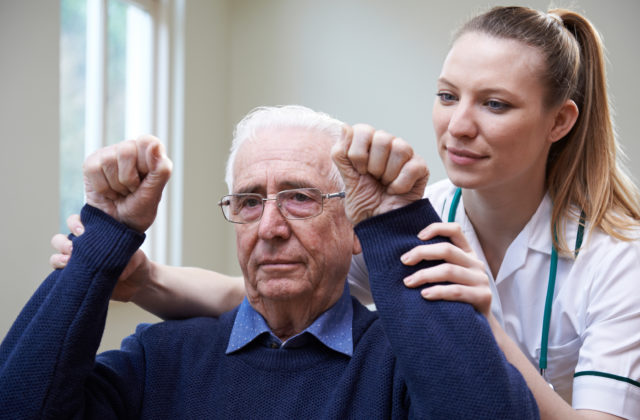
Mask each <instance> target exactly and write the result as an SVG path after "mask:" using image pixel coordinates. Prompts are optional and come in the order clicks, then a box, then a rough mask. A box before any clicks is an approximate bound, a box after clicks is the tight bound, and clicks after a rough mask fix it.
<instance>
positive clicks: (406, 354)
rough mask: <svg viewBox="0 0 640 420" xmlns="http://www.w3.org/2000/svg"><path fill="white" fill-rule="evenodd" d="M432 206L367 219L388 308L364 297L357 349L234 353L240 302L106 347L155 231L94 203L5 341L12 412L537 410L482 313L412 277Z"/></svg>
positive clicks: (4, 414) (4, 369) (314, 414)
mask: <svg viewBox="0 0 640 420" xmlns="http://www.w3.org/2000/svg"><path fill="white" fill-rule="evenodd" d="M430 211H431V210H430V205H429V204H428V202H421V203H417V204H416V205H412V206H410V207H408V208H405V209H402V210H400V211H397V212H393V213H392V214H388V215H384V217H381V218H376V219H375V220H369V221H366V222H365V223H363V224H361V225H359V226H358V227H357V232H358V235H359V237H360V240H361V243H362V245H363V249H364V252H365V258H366V259H367V263H368V264H370V266H369V268H370V275H371V281H372V290H373V293H374V296H375V298H376V304H377V306H378V309H379V314H378V315H376V314H374V313H371V312H369V311H368V310H366V309H365V308H363V307H362V306H361V305H360V304H359V303H358V302H356V301H355V300H354V301H353V305H354V320H353V336H354V355H353V357H351V358H349V357H347V356H345V355H343V354H341V353H338V352H335V351H332V350H330V349H328V348H327V347H325V346H324V345H323V344H321V343H319V342H315V343H314V342H312V343H311V344H310V345H308V346H305V347H303V348H294V349H271V348H267V347H264V346H260V345H257V344H255V343H254V344H252V345H249V346H247V347H246V348H244V349H242V350H241V351H239V352H236V353H233V354H230V355H225V348H226V346H227V342H228V338H229V334H230V331H231V327H232V325H233V320H234V318H235V315H236V311H232V312H229V313H226V314H224V315H222V316H221V317H219V318H193V319H189V320H182V321H167V322H162V323H158V324H154V325H142V326H139V327H138V329H137V331H136V333H135V334H134V335H132V336H130V337H127V338H126V339H125V340H124V341H123V343H122V347H121V349H120V350H117V351H108V352H105V353H103V354H101V355H98V356H97V357H96V356H95V353H96V350H97V347H98V345H99V342H100V337H101V335H102V331H103V328H104V319H105V315H106V308H107V305H108V301H109V296H110V294H111V291H112V289H113V287H114V285H115V283H116V281H117V277H118V275H119V274H120V272H121V270H122V269H123V268H124V267H125V266H126V264H127V262H128V260H129V258H130V257H131V255H133V253H134V252H135V250H136V249H137V247H138V246H139V245H140V243H141V242H142V240H143V236H141V235H139V234H137V233H135V232H133V231H131V230H129V229H127V228H126V227H124V226H123V225H121V224H118V223H117V222H115V221H114V220H113V219H111V218H110V217H108V216H107V215H105V214H103V213H102V212H100V211H98V210H96V209H93V208H91V207H85V208H84V209H83V212H82V218H83V222H84V223H85V227H86V231H85V234H83V235H82V236H81V237H79V238H77V239H75V240H74V253H73V257H72V258H71V261H70V262H69V264H68V266H67V268H65V269H64V270H58V271H55V272H53V273H52V274H51V275H50V276H49V277H48V278H47V279H46V280H45V282H44V283H43V285H42V286H41V287H40V289H39V290H38V291H37V292H36V293H35V294H34V296H33V297H32V299H31V300H30V301H29V302H28V304H27V306H26V307H25V309H24V310H23V312H22V313H21V314H20V316H19V317H18V319H17V320H16V322H15V324H14V326H13V328H12V329H11V331H10V332H9V334H8V335H7V337H6V338H5V339H4V341H3V343H2V345H1V346H0V418H3V419H4V418H20V419H23V418H69V417H86V418H100V419H104V418H154V419H156V418H225V419H228V418H257V417H260V418H272V417H280V418H318V419H332V418H335V419H338V418H340V419H342V418H380V419H389V418H409V417H411V418H449V419H450V418H492V419H493V418H518V419H527V418H537V416H538V413H537V407H536V405H535V401H534V400H533V397H532V395H531V393H530V392H529V390H528V388H527V387H526V384H525V383H524V380H523V379H522V377H521V376H520V374H519V373H518V372H517V371H516V370H515V369H514V368H513V367H512V366H511V365H509V364H508V363H507V362H506V361H505V360H504V358H503V357H502V354H501V353H500V351H499V350H498V349H497V346H496V345H495V342H494V341H493V339H492V336H491V333H490V331H489V330H488V326H487V325H486V322H485V321H484V319H483V318H482V317H481V316H478V315H477V314H476V313H475V311H473V309H472V308H471V307H470V306H468V305H464V304H456V303H449V302H435V303H434V302H425V301H424V300H422V299H421V298H420V297H419V292H418V291H416V290H409V289H406V288H404V286H401V284H402V278H403V277H404V275H406V274H408V273H409V272H412V271H413V270H415V268H407V267H404V266H402V264H400V262H399V255H400V254H399V253H398V252H399V250H400V249H407V248H410V247H412V246H413V244H414V243H416V242H415V240H416V238H415V235H416V234H417V232H418V231H419V230H420V229H421V228H423V227H424V226H425V225H426V224H427V223H429V222H430V221H433V220H432V218H431V216H429V217H427V218H426V219H425V214H427V215H429V214H431V213H429V212H430ZM380 238H383V239H384V240H383V241H380ZM372 260H375V261H372ZM378 316H379V318H378Z"/></svg>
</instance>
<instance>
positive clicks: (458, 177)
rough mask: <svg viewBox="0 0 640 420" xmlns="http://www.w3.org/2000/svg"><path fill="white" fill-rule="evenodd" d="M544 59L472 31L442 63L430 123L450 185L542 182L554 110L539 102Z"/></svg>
mask: <svg viewBox="0 0 640 420" xmlns="http://www.w3.org/2000/svg"><path fill="white" fill-rule="evenodd" d="M543 63H544V59H543V57H542V55H541V54H540V53H539V52H538V50H536V49H535V48H533V47H530V46H527V45H525V44H523V43H521V42H519V41H515V40H509V39H502V38H494V37H491V36H488V35H485V34H482V33H477V32H469V33H466V34H464V35H462V36H461V37H460V38H458V40H457V41H456V42H455V44H454V45H453V47H452V48H451V51H449V55H448V56H447V58H446V59H445V62H444V64H443V66H442V72H441V74H440V77H439V79H438V90H437V97H436V100H435V103H434V106H433V125H434V128H435V131H436V136H437V139H438V152H439V154H440V158H441V159H442V161H443V163H444V166H445V168H446V170H447V174H448V175H449V178H450V179H451V181H452V182H453V183H454V184H456V185H458V186H460V187H463V188H473V189H479V190H482V189H493V188H499V189H502V190H505V189H506V190H509V189H513V188H529V187H532V186H537V187H538V188H540V187H542V186H543V185H544V176H545V166H546V161H547V155H548V152H549V148H550V146H551V143H552V141H551V139H550V137H551V136H550V132H551V128H552V127H553V124H554V118H555V113H553V112H551V110H548V109H547V107H545V105H544V88H543V86H542V84H541V81H540V74H541V69H542V68H543Z"/></svg>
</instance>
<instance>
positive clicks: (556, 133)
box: [549, 99, 580, 143]
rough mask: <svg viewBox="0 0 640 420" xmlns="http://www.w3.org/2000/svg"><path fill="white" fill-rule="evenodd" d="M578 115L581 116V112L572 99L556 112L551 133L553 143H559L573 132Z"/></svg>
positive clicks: (550, 138) (550, 137)
mask: <svg viewBox="0 0 640 420" xmlns="http://www.w3.org/2000/svg"><path fill="white" fill-rule="evenodd" d="M578 115H580V111H579V110H578V106H577V105H576V103H575V102H573V100H572V99H567V100H566V101H565V102H564V103H563V104H562V105H561V106H560V108H558V111H557V112H556V116H555V120H554V122H553V127H551V131H550V132H549V140H550V141H551V143H555V142H557V141H558V140H560V139H561V138H563V137H564V136H566V135H567V133H568V132H569V131H571V129H572V128H573V126H574V125H575V123H576V120H577V119H578Z"/></svg>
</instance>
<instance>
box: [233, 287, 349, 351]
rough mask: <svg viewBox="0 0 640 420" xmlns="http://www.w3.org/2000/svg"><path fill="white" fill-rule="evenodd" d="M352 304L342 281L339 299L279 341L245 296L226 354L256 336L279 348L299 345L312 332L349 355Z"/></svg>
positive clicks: (328, 345) (323, 341) (324, 342)
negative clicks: (308, 323)
mask: <svg viewBox="0 0 640 420" xmlns="http://www.w3.org/2000/svg"><path fill="white" fill-rule="evenodd" d="M352 325H353V305H352V304H351V295H350V293H349V286H348V285H347V284H345V288H344V291H343V292H342V296H340V299H338V301H337V302H336V303H335V304H334V305H333V306H332V307H331V308H329V309H328V310H326V311H325V312H323V313H322V314H321V315H320V316H319V317H318V318H317V319H316V320H315V321H314V322H313V323H312V324H311V325H310V326H308V327H307V328H305V329H304V330H303V331H302V332H301V333H299V334H297V335H295V336H293V337H291V338H289V339H288V340H287V341H285V342H284V343H282V342H281V341H280V339H279V338H278V337H276V336H275V335H274V334H273V333H272V332H271V330H270V329H269V326H268V325H267V322H266V321H265V319H264V318H263V317H262V315H260V314H259V313H258V312H257V311H256V310H255V309H253V307H252V306H251V304H250V303H249V301H248V300H247V298H246V297H245V298H244V300H243V301H242V303H241V304H240V307H239V308H238V313H237V315H236V319H235V321H234V323H233V328H232V330H231V336H230V337H229V344H228V346H227V351H226V354H230V353H233V352H236V351H238V350H240V349H242V348H243V347H245V346H246V345H248V344H249V343H251V342H252V341H254V340H256V339H258V338H259V337H264V336H267V338H268V340H267V341H268V342H270V343H277V344H278V346H276V347H280V348H291V347H301V346H303V345H305V344H306V343H307V342H308V336H309V335H312V336H314V337H315V338H316V339H318V340H319V341H320V342H321V343H323V344H324V345H325V346H327V347H329V348H330V349H332V350H335V351H337V352H339V353H342V354H345V355H347V356H352V355H353V333H352Z"/></svg>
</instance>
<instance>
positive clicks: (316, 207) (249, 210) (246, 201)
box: [222, 188, 322, 223]
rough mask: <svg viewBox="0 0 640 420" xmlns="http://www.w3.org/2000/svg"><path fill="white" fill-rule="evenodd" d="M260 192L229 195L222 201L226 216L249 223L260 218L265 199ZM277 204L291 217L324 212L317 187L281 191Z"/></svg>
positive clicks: (315, 214) (305, 216) (296, 217)
mask: <svg viewBox="0 0 640 420" xmlns="http://www.w3.org/2000/svg"><path fill="white" fill-rule="evenodd" d="M268 200H274V199H273V198H272V199H269V198H266V199H265V198H263V197H262V196H261V195H260V194H234V195H228V196H226V197H225V199H224V200H223V201H222V209H223V211H224V214H225V217H226V218H227V219H228V220H230V221H232V222H240V223H249V222H253V221H255V220H258V219H260V217H261V216H262V212H263V210H264V201H268ZM275 201H276V205H277V206H278V207H279V208H280V211H281V212H282V214H283V215H284V216H285V217H286V218H289V219H307V218H310V217H313V216H317V215H318V214H320V213H321V212H322V193H321V192H320V190H318V189H316V188H298V189H294V190H285V191H280V192H279V193H278V194H276V196H275Z"/></svg>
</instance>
